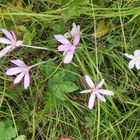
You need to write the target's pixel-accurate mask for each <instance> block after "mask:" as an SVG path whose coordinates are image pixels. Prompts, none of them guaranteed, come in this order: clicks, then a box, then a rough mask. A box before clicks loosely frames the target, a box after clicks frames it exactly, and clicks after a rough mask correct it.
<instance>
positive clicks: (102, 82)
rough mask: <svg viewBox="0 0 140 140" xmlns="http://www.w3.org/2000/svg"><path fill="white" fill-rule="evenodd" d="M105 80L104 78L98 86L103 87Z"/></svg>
mask: <svg viewBox="0 0 140 140" xmlns="http://www.w3.org/2000/svg"><path fill="white" fill-rule="evenodd" d="M104 82H105V80H104V79H103V80H102V81H101V82H100V83H99V84H98V85H97V86H96V88H101V87H102V86H103V84H104Z"/></svg>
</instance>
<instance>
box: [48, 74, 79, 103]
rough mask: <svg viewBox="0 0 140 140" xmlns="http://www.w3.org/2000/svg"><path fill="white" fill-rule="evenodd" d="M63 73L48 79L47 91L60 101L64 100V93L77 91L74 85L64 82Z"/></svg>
mask: <svg viewBox="0 0 140 140" xmlns="http://www.w3.org/2000/svg"><path fill="white" fill-rule="evenodd" d="M65 76H67V75H65V72H64V71H60V72H58V73H56V74H55V75H54V76H53V77H52V78H50V79H49V84H48V85H49V90H50V92H51V93H52V94H54V95H55V96H56V97H57V98H59V99H60V100H63V101H64V100H66V93H69V92H74V91H76V90H78V87H77V86H76V84H75V83H73V82H71V81H66V80H65Z"/></svg>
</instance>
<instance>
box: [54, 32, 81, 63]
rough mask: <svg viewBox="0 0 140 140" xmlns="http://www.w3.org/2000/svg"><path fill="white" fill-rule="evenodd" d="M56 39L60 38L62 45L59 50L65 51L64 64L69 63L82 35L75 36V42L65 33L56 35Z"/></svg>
mask: <svg viewBox="0 0 140 140" xmlns="http://www.w3.org/2000/svg"><path fill="white" fill-rule="evenodd" d="M55 38H56V40H58V41H59V42H60V43H62V45H60V46H58V51H60V52H64V55H65V58H64V64H68V63H70V62H71V61H72V58H73V55H74V52H75V49H76V46H77V44H78V43H79V41H80V35H76V36H75V37H74V40H73V43H72V44H71V43H70V41H69V40H68V39H67V38H66V37H64V36H63V35H55Z"/></svg>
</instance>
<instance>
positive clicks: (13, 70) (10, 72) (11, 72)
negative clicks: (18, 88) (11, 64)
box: [6, 67, 22, 75]
mask: <svg viewBox="0 0 140 140" xmlns="http://www.w3.org/2000/svg"><path fill="white" fill-rule="evenodd" d="M20 72H22V68H20V67H15V68H10V69H8V70H7V72H6V75H15V74H18V73H20Z"/></svg>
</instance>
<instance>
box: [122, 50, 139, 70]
mask: <svg viewBox="0 0 140 140" xmlns="http://www.w3.org/2000/svg"><path fill="white" fill-rule="evenodd" d="M124 55H125V56H126V57H127V58H129V59H131V60H130V62H129V63H128V67H129V68H130V69H132V68H134V66H136V69H138V70H140V50H135V52H134V55H129V54H127V53H125V54H124Z"/></svg>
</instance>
